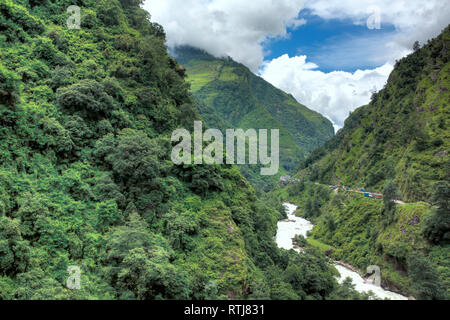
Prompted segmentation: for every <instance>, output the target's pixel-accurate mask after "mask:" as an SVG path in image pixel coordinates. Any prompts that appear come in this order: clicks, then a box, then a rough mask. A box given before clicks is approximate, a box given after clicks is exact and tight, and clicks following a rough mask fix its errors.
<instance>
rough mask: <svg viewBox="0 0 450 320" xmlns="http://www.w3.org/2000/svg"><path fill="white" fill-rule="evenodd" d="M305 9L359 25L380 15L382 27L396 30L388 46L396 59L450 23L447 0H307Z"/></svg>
mask: <svg viewBox="0 0 450 320" xmlns="http://www.w3.org/2000/svg"><path fill="white" fill-rule="evenodd" d="M305 7H306V8H308V9H310V10H311V11H312V14H315V15H318V16H320V17H321V18H323V19H341V20H342V19H350V20H352V21H353V22H354V23H355V24H360V25H366V24H367V20H368V18H369V17H370V16H372V15H373V14H375V13H379V14H380V21H381V24H382V26H383V25H385V26H386V25H392V26H394V27H395V30H396V33H397V35H396V37H395V38H394V39H391V41H390V42H389V43H387V47H389V49H390V52H391V55H393V56H395V55H396V57H395V58H401V57H403V56H404V54H405V51H406V50H407V49H411V48H412V45H413V43H414V41H416V40H418V41H420V42H421V43H424V42H426V41H427V40H429V39H431V38H433V37H435V36H437V35H438V34H439V33H440V32H441V31H442V30H443V29H444V28H445V27H446V26H447V25H448V24H449V22H450V20H449V17H450V5H449V3H448V1H445V0H444V1H442V0H428V1H423V0H395V1H393V0H358V1H354V0H306V3H305ZM374 8H378V10H373V9H374ZM395 53H396V54H395Z"/></svg>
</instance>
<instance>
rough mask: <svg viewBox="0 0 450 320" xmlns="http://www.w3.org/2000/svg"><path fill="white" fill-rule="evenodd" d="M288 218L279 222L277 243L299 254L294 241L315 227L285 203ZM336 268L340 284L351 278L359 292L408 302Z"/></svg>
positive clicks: (356, 274)
mask: <svg viewBox="0 0 450 320" xmlns="http://www.w3.org/2000/svg"><path fill="white" fill-rule="evenodd" d="M283 205H284V207H285V208H286V212H287V214H288V218H287V219H286V220H283V221H279V222H278V231H277V235H276V242H277V245H278V247H280V248H283V249H287V250H289V249H294V250H295V251H297V252H301V249H299V248H294V244H293V242H292V239H293V238H294V237H295V236H296V235H303V236H304V237H306V234H307V233H308V231H311V230H312V229H313V227H314V225H313V224H312V223H311V222H309V221H308V220H306V219H303V218H301V217H297V216H296V215H295V210H296V209H297V206H296V205H293V204H290V203H284V204H283ZM335 268H336V269H337V270H338V271H339V273H340V276H339V277H338V278H337V280H338V282H339V283H342V282H343V281H344V280H345V279H346V278H351V279H352V282H353V284H354V285H355V289H356V290H357V291H359V292H368V291H372V292H373V293H375V295H376V296H377V297H378V298H380V299H386V298H387V299H390V300H408V298H407V297H405V296H402V295H400V294H398V293H395V292H391V291H388V290H385V289H383V288H382V287H379V286H376V285H374V284H371V283H366V280H365V279H364V278H362V277H361V276H360V275H359V274H358V273H357V272H355V271H353V270H351V269H349V268H347V267H344V266H342V265H338V264H336V265H335Z"/></svg>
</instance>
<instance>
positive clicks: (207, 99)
mask: <svg viewBox="0 0 450 320" xmlns="http://www.w3.org/2000/svg"><path fill="white" fill-rule="evenodd" d="M174 56H175V57H176V58H177V60H178V61H179V62H180V63H181V64H182V65H183V66H184V67H185V68H186V70H187V75H188V77H187V80H188V82H189V83H190V84H191V91H192V92H193V95H194V97H195V98H196V101H197V103H198V104H200V105H202V107H200V113H201V115H202V116H203V117H204V119H205V120H206V121H207V123H208V125H209V126H210V127H214V128H221V126H225V127H226V128H243V129H249V128H253V129H279V130H280V163H281V169H282V170H281V171H280V174H279V175H278V176H277V177H276V178H275V179H271V178H270V177H266V178H261V176H260V174H259V171H256V170H255V169H257V168H255V167H254V166H253V168H252V167H249V166H242V168H241V169H242V170H241V171H242V173H243V174H244V176H245V177H246V178H248V179H249V181H250V182H251V183H252V184H253V185H255V186H256V187H258V188H264V189H265V190H270V188H271V187H273V184H272V185H271V182H273V181H274V180H275V181H276V180H277V178H278V177H279V176H280V175H283V174H285V173H286V171H287V172H290V171H292V170H293V169H295V168H296V167H297V163H298V160H299V159H301V158H303V157H304V156H305V155H307V154H308V153H309V152H310V151H311V150H313V149H315V148H316V147H318V146H321V145H322V144H323V143H325V142H326V141H327V140H328V139H330V138H331V137H332V136H333V134H334V129H333V127H332V125H331V122H330V121H329V120H327V119H326V118H325V117H323V116H322V115H320V114H318V113H316V112H314V111H311V110H309V109H308V108H306V107H305V106H303V105H301V104H299V103H298V102H297V101H296V100H295V99H294V98H293V97H292V96H290V95H288V94H286V93H284V92H283V91H281V90H279V89H277V88H275V87H273V86H272V85H270V84H269V83H267V82H266V81H265V80H263V79H262V78H260V77H258V76H256V75H255V74H253V73H252V72H251V71H250V70H248V68H246V67H245V66H243V65H242V64H240V63H237V62H235V61H233V60H232V59H231V58H227V59H225V58H223V59H219V58H214V57H212V56H211V55H209V54H207V53H206V52H204V51H201V50H198V49H194V48H191V47H180V48H177V49H176V51H175V52H174ZM214 115H215V117H214ZM217 118H218V119H220V120H217Z"/></svg>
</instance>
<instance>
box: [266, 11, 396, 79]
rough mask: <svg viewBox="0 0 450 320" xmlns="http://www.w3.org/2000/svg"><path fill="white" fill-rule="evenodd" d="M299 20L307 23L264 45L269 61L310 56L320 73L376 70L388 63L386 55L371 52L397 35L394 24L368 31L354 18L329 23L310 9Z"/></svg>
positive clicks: (303, 12) (290, 29)
mask: <svg viewBox="0 0 450 320" xmlns="http://www.w3.org/2000/svg"><path fill="white" fill-rule="evenodd" d="M298 18H299V19H305V20H306V21H307V23H306V24H304V25H302V26H300V27H298V28H295V29H294V28H292V27H289V28H287V32H288V37H286V38H285V37H277V38H274V39H270V40H268V41H266V42H265V43H264V49H265V52H266V54H265V56H264V59H265V60H272V59H275V58H278V57H280V56H282V55H283V54H288V55H289V56H290V57H294V56H298V55H306V56H307V57H308V61H310V62H314V63H315V64H317V65H318V70H320V71H323V72H332V71H336V70H341V71H347V72H354V71H356V70H358V69H373V68H376V67H379V66H381V65H383V64H384V63H386V60H384V58H383V55H379V54H377V53H376V52H374V51H372V52H368V51H369V50H370V49H371V47H373V46H375V47H376V46H380V43H383V42H385V41H386V39H387V38H389V37H394V36H395V33H396V31H395V27H394V26H393V25H389V24H381V29H368V28H367V26H366V25H356V24H355V23H354V22H353V21H352V20H350V19H343V20H340V19H331V20H325V19H323V18H321V17H319V16H317V15H313V14H311V11H310V10H307V9H305V10H302V11H301V13H300V14H299V16H298Z"/></svg>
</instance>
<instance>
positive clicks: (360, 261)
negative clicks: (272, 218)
mask: <svg viewBox="0 0 450 320" xmlns="http://www.w3.org/2000/svg"><path fill="white" fill-rule="evenodd" d="M295 190H298V187H297V185H291V186H288V187H286V188H284V189H281V190H277V191H276V192H277V193H278V194H279V195H280V196H281V198H282V199H285V200H289V201H291V202H293V203H296V204H299V205H300V206H299V209H298V210H297V214H298V215H301V216H303V217H305V218H307V219H309V220H311V221H313V222H314V224H315V227H314V229H313V231H312V232H311V234H310V235H309V237H308V239H307V241H308V243H310V244H311V245H313V246H314V247H316V248H318V249H319V250H321V251H322V252H324V253H326V254H327V255H329V256H330V257H332V258H333V259H334V260H340V261H345V262H347V263H349V264H351V265H353V266H355V267H357V268H359V269H360V270H361V271H362V272H364V271H365V270H366V268H367V267H368V266H370V265H378V266H380V268H381V276H382V285H384V286H385V287H388V288H391V289H393V290H395V289H397V290H400V291H401V292H403V293H405V294H410V295H413V296H414V297H416V298H418V299H444V298H445V299H449V298H450V282H449V279H450V246H449V245H448V244H446V243H440V244H435V243H433V242H430V241H429V240H428V238H427V236H426V234H425V233H424V230H428V228H429V225H430V218H431V217H433V215H434V214H435V212H436V211H437V210H439V209H438V208H437V207H432V206H431V205H430V204H428V203H426V202H417V203H408V204H404V205H400V204H397V205H396V204H391V205H390V207H389V208H387V207H386V206H385V204H384V203H383V201H381V200H376V199H371V198H366V197H364V196H363V195H362V194H358V193H354V192H347V191H343V190H339V191H338V192H335V191H331V190H330V188H329V187H328V186H324V185H320V184H314V183H305V184H304V185H303V187H302V191H301V192H296V191H295ZM447 214H448V212H447ZM439 230H441V229H439ZM447 230H448V229H447ZM439 234H441V233H439ZM300 241H301V239H300ZM421 269H422V270H423V273H421V272H420V271H419V270H421Z"/></svg>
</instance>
